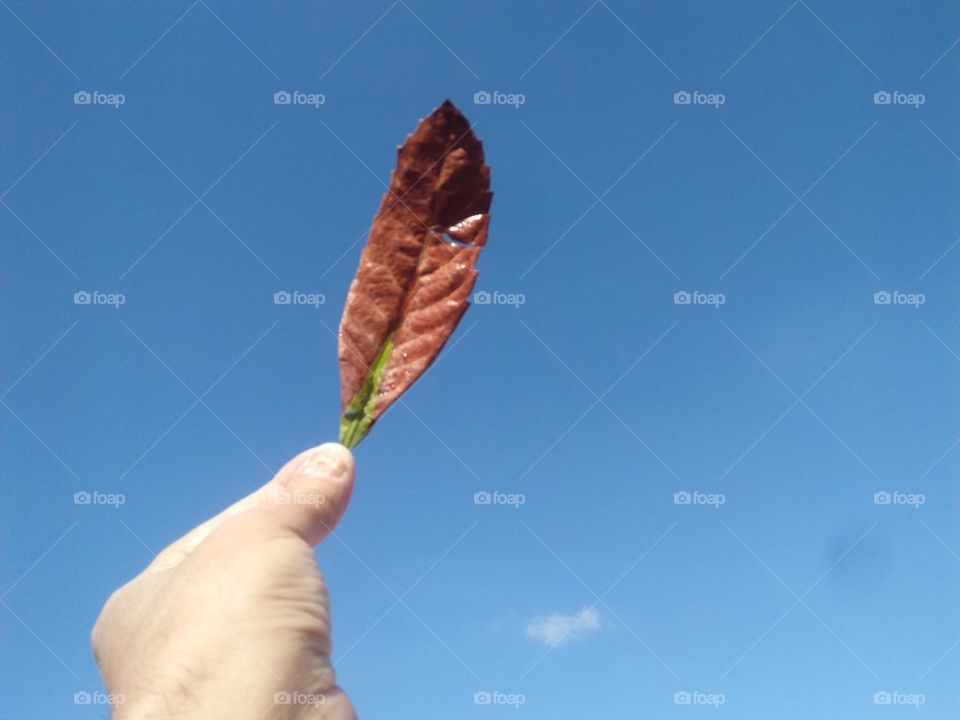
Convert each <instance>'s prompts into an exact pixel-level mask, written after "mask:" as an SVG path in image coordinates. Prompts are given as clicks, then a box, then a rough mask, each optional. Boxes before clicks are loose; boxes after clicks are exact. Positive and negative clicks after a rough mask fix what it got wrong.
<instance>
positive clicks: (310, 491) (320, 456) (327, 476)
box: [256, 443, 354, 545]
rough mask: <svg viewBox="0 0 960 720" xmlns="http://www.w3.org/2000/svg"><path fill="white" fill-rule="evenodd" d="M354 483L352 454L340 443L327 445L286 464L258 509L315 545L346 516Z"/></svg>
mask: <svg viewBox="0 0 960 720" xmlns="http://www.w3.org/2000/svg"><path fill="white" fill-rule="evenodd" d="M353 481H354V462H353V455H352V454H351V452H350V451H349V450H347V448H345V447H344V446H343V445H340V444H339V443H326V444H324V445H320V446H319V447H315V448H312V449H311V450H307V451H306V452H303V453H301V454H300V455H298V456H297V457H295V458H294V459H293V460H291V461H290V462H289V463H287V465H286V466H285V467H284V468H283V469H282V470H280V472H279V473H277V477H275V478H274V480H273V482H272V483H270V485H271V486H272V487H271V488H270V490H271V492H269V493H268V494H267V496H266V497H265V498H263V500H262V501H261V503H259V504H258V506H257V508H256V510H257V511H258V512H260V513H263V514H265V515H267V516H268V517H269V518H270V519H271V520H272V521H273V522H276V523H278V524H279V525H281V526H283V527H284V528H286V529H287V530H289V531H291V532H293V533H296V534H297V535H299V536H300V537H302V538H303V539H304V540H305V541H306V542H308V543H310V544H311V545H316V544H317V543H319V542H320V541H321V540H323V539H324V538H325V537H326V536H327V535H328V534H330V532H331V531H332V530H333V528H334V527H336V525H337V523H338V522H339V521H340V518H341V517H342V516H343V513H344V511H345V510H346V509H347V504H348V503H349V502H350V495H351V494H352V492H353Z"/></svg>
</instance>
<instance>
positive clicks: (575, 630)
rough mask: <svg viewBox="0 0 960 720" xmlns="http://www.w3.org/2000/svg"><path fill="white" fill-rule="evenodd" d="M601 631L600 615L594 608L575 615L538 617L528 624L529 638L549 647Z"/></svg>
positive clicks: (561, 614) (554, 614)
mask: <svg viewBox="0 0 960 720" xmlns="http://www.w3.org/2000/svg"><path fill="white" fill-rule="evenodd" d="M599 629H600V615H599V614H598V613H597V611H596V610H594V609H593V608H584V609H583V610H581V611H580V612H578V613H576V614H574V615H565V614H563V613H553V614H552V615H537V616H536V617H535V618H533V619H532V620H531V621H530V622H528V623H527V637H529V638H531V639H533V640H538V641H540V642H542V643H543V644H544V645H547V646H548V647H549V646H553V645H560V644H562V643H565V642H569V641H570V640H573V639H574V638H580V637H584V636H586V635H590V634H591V633H594V632H596V631H597V630H599Z"/></svg>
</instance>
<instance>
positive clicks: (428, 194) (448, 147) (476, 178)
mask: <svg viewBox="0 0 960 720" xmlns="http://www.w3.org/2000/svg"><path fill="white" fill-rule="evenodd" d="M492 197H493V195H492V194H491V192H490V168H489V167H488V166H486V165H484V163H483V146H482V145H481V144H480V141H479V140H477V138H476V137H475V136H474V134H473V131H472V130H471V129H470V124H469V122H468V121H467V119H466V118H465V117H464V116H463V115H462V114H461V113H460V111H459V110H458V109H457V108H456V107H454V105H453V103H451V102H450V101H449V100H447V101H445V102H444V103H443V104H442V105H441V106H440V107H438V108H437V109H436V110H434V111H433V112H432V113H430V115H428V116H427V117H426V118H424V119H423V120H421V121H420V124H419V125H417V128H416V130H414V131H413V132H412V133H411V134H410V135H409V136H407V139H406V141H404V143H403V145H401V146H400V148H399V150H398V151H397V167H396V169H395V170H394V171H393V175H392V176H391V179H390V188H389V190H388V191H387V193H386V195H384V197H383V200H382V201H381V203H380V209H379V210H378V211H377V214H376V215H375V216H374V218H373V224H372V226H371V228H370V234H369V236H368V238H367V244H366V247H364V249H363V253H362V254H361V256H360V265H359V267H358V268H357V274H356V276H355V277H354V279H353V282H352V283H351V285H350V290H349V292H348V293H347V301H346V305H345V306H344V309H343V317H342V318H341V320H340V333H339V337H338V346H339V347H338V350H339V355H340V388H341V409H342V413H343V414H342V415H341V418H340V442H341V443H343V444H344V445H346V446H347V447H353V446H355V445H356V444H357V443H359V442H360V441H361V440H362V439H363V438H364V437H365V436H366V434H367V432H369V430H370V427H371V426H372V425H373V424H374V423H375V422H376V421H377V418H379V417H380V416H381V415H382V414H383V413H384V411H385V410H386V409H387V408H388V407H390V405H391V404H392V403H393V402H394V401H395V400H397V398H399V397H400V396H401V395H402V394H403V393H404V391H405V390H406V389H407V388H409V387H410V386H411V385H412V384H413V383H414V382H415V381H416V380H417V378H419V377H420V376H421V375H422V374H423V373H424V371H425V370H426V369H427V368H428V367H429V366H430V363H432V362H433V360H434V358H436V356H437V353H439V352H440V350H441V348H443V345H444V343H446V341H447V338H449V337H450V334H451V333H452V332H453V330H454V328H456V326H457V323H458V322H460V318H461V317H462V316H463V313H464V312H465V311H466V309H467V306H468V305H469V303H468V302H467V298H468V297H469V295H470V292H471V291H472V290H473V284H474V282H475V281H476V278H477V271H476V262H477V258H478V257H479V255H480V250H481V248H482V247H483V245H484V244H485V243H486V241H487V226H488V224H489V215H488V213H489V210H490V201H491V199H492Z"/></svg>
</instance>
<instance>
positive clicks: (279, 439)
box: [0, 0, 960, 719]
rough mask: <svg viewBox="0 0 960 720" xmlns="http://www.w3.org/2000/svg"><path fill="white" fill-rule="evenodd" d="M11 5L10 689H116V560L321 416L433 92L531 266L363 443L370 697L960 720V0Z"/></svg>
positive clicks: (344, 679) (509, 274) (357, 528)
mask: <svg viewBox="0 0 960 720" xmlns="http://www.w3.org/2000/svg"><path fill="white" fill-rule="evenodd" d="M2 4H3V6H4V7H3V8H2V9H0V53H2V59H3V64H4V67H5V68H6V72H5V73H3V80H2V82H3V92H2V93H0V107H2V114H3V130H4V131H3V133H2V138H0V143H2V151H3V157H4V162H3V163H2V168H0V173H2V176H0V186H2V187H0V193H2V199H3V204H4V206H3V207H0V232H2V237H3V242H2V245H0V247H2V252H3V267H4V268H5V272H4V282H3V283H2V288H0V292H2V294H3V303H4V307H5V308H6V309H7V311H6V312H5V313H4V319H5V325H6V332H5V334H6V337H7V338H8V341H7V342H6V343H4V344H3V351H2V353H0V369H2V373H3V383H2V385H3V388H2V392H3V396H2V398H3V408H0V423H2V435H3V441H4V442H3V445H4V452H3V453H2V458H0V462H2V472H3V477H4V483H5V498H4V502H3V503H2V504H0V541H2V548H3V552H2V561H0V600H2V606H0V625H2V635H3V638H4V640H3V643H4V653H3V657H2V660H0V663H2V670H3V672H2V677H3V678H4V680H3V685H4V687H3V696H4V702H3V706H4V707H3V710H2V711H0V717H2V718H4V719H6V718H21V717H41V716H60V717H81V718H82V717H102V716H104V714H105V712H106V710H105V708H104V707H103V706H102V705H100V706H97V705H77V704H75V702H74V694H75V693H77V692H90V693H93V692H96V691H98V690H102V687H101V685H100V681H99V677H98V674H97V671H96V668H95V666H94V663H93V661H92V658H91V655H90V651H89V646H88V633H89V628H90V626H91V624H92V622H93V619H94V618H95V616H96V614H97V612H98V610H99V608H100V605H101V604H102V602H103V600H104V599H105V598H106V596H107V595H108V594H109V592H110V591H111V590H112V589H113V588H115V587H116V586H118V585H120V584H122V583H123V582H125V581H126V580H127V579H129V578H130V577H131V576H132V575H134V574H135V573H137V572H138V571H139V569H140V568H142V567H143V565H144V564H145V563H147V562H148V561H149V559H150V557H151V552H155V551H158V550H159V549H161V548H162V547H163V546H165V545H166V544H167V543H168V542H170V541H172V540H173V539H175V538H176V537H178V536H179V535H180V534H182V533H183V532H185V531H186V530H188V529H189V528H191V527H192V526H194V525H195V524H197V523H199V522H200V521H202V520H203V519H205V518H206V517H208V516H210V515H212V514H214V513H215V512H217V511H218V510H219V509H221V508H222V507H224V506H225V505H227V504H228V503H230V502H231V501H233V500H234V499H236V498H238V497H240V496H242V495H244V494H246V493H247V492H249V491H250V490H252V489H253V488H255V487H257V486H259V485H260V484H262V483H263V482H265V481H266V480H267V479H268V478H269V477H270V475H271V473H272V472H273V470H275V469H276V468H278V467H279V466H280V465H282V464H283V462H284V461H285V460H286V459H288V458H289V457H291V456H292V455H294V454H295V453H297V452H298V451H300V450H302V449H304V448H306V447H309V446H311V445H314V444H317V443H320V442H323V441H328V440H332V439H334V438H335V433H336V429H337V416H338V398H339V380H338V376H337V361H336V343H335V338H334V336H333V334H332V332H334V331H335V329H336V326H337V322H338V320H339V315H340V311H341V309H342V298H343V296H344V293H345V291H346V288H347V285H348V283H349V280H350V278H351V276H352V274H353V272H354V270H355V268H356V262H357V258H358V256H359V251H360V248H361V244H362V241H363V238H364V234H365V231H366V229H367V227H368V224H369V221H370V218H371V217H372V215H373V213H374V211H375V209H376V207H377V205H378V203H379V201H380V197H381V195H382V193H383V189H384V186H383V183H384V182H386V181H387V179H388V177H389V172H390V170H391V168H392V167H393V162H394V151H395V147H396V145H397V144H398V143H399V142H400V141H401V140H402V138H403V137H404V135H405V134H406V133H407V132H409V131H410V130H411V129H412V128H413V126H414V125H415V123H416V121H417V120H418V118H420V117H422V116H423V115H425V114H426V113H427V112H429V110H430V109H431V108H433V107H434V106H436V105H437V104H439V103H440V102H441V101H442V100H443V99H444V98H445V97H449V98H451V99H452V100H453V101H454V102H455V103H457V104H458V105H459V106H460V107H461V108H462V109H463V110H464V112H465V113H466V114H467V115H468V117H469V118H470V119H471V120H472V121H474V122H475V123H476V128H475V129H476V132H477V134H478V135H479V136H480V137H481V138H482V139H483V141H484V143H485V148H486V152H487V158H488V161H489V163H490V164H491V166H492V168H493V171H492V180H493V189H494V191H495V198H494V204H493V220H492V225H491V234H490V239H489V244H488V247H487V249H486V250H485V252H484V254H483V256H482V257H481V260H480V271H481V272H480V277H479V280H478V283H477V290H478V291H482V292H486V293H490V294H491V297H495V298H497V299H498V300H502V299H503V298H505V297H507V298H508V297H509V296H511V295H513V296H517V297H515V299H519V298H522V300H523V303H522V304H517V303H514V304H512V305H511V304H504V303H501V302H492V303H489V304H481V305H475V306H474V307H473V308H472V309H471V310H470V311H469V312H468V314H467V315H466V316H465V319H464V321H463V323H462V325H461V327H460V328H459V329H458V330H457V332H456V334H455V336H454V338H453V340H452V342H451V345H450V346H449V352H448V354H446V355H445V356H443V357H442V358H441V359H440V360H439V361H438V363H437V365H436V366H435V367H434V368H432V369H431V370H430V371H429V373H427V375H426V376H425V377H424V378H423V379H422V380H421V381H420V382H418V383H417V385H416V386H415V387H414V388H413V389H412V390H411V391H410V392H409V394H408V395H407V396H406V398H405V400H406V403H405V405H397V406H395V407H394V408H393V409H391V411H390V412H389V413H388V414H387V415H386V416H385V417H384V418H383V419H382V421H381V422H380V423H379V424H378V425H377V426H376V428H375V429H374V430H373V432H372V433H371V435H370V436H369V437H368V438H367V439H366V440H365V441H364V442H363V443H362V444H361V445H360V447H359V448H358V449H357V452H356V455H357V459H358V464H359V475H358V481H357V490H356V493H355V495H354V499H353V503H352V506H351V508H350V511H349V512H348V514H347V516H346V517H345V519H344V521H343V523H342V525H341V528H340V530H339V531H338V538H337V539H331V540H329V541H327V542H326V543H325V544H324V545H323V546H322V547H321V548H320V549H319V550H318V558H319V560H320V562H321V565H322V567H323V569H324V571H325V573H326V575H327V578H328V580H329V583H330V586H331V595H332V602H333V613H334V633H335V635H334V641H335V648H336V652H335V661H336V663H337V669H338V675H339V679H340V681H341V683H342V685H343V686H344V687H345V688H346V689H347V690H348V692H349V693H350V694H351V696H352V698H353V700H354V702H355V704H356V706H357V708H358V710H359V711H360V713H361V715H364V716H369V717H378V716H387V717H395V718H422V717H464V718H467V717H470V718H486V717H494V716H504V717H505V716H507V715H508V714H509V715H510V716H511V717H529V718H561V717H584V716H592V717H606V718H610V719H618V718H636V717H657V718H674V717H677V718H680V717H684V718H686V717H694V716H701V715H702V716H704V717H706V716H710V717H779V718H807V717H812V716H816V717H821V718H849V717H888V716H891V713H896V712H897V711H898V710H899V711H900V715H903V716H913V715H920V714H922V715H923V716H924V717H930V718H947V717H956V716H957V705H958V703H960V692H958V690H957V684H956V682H955V679H956V677H957V675H958V672H960V649H958V648H957V645H958V638H960V612H958V605H957V603H956V602H955V598H956V597H957V596H958V593H960V554H958V553H960V529H958V524H957V523H956V517H957V511H958V503H960V494H958V491H957V488H956V482H955V480H956V478H957V473H958V471H960V451H958V450H957V449H956V445H957V444H958V439H960V414H958V412H957V403H956V398H957V393H958V391H960V324H958V321H957V318H958V313H957V309H958V303H960V290H958V284H957V282H956V276H957V272H958V269H960V249H957V247H956V245H957V242H958V238H960V213H958V210H957V208H958V205H957V200H956V199H957V196H958V189H960V188H958V178H960V157H958V155H960V120H958V118H960V112H958V111H960V104H958V99H957V95H956V85H957V80H958V75H960V49H957V48H956V47H955V45H956V44H957V38H958V36H960V9H958V8H957V6H956V5H953V4H950V3H946V2H942V3H940V2H931V3H925V4H924V5H923V8H922V10H920V9H918V7H917V6H915V5H913V4H911V3H907V2H885V3H843V4H834V3H826V2H822V1H818V0H799V1H798V2H794V3H793V4H790V2H789V1H788V0H785V1H784V2H735V3H722V4H721V3H703V2H651V3H644V4H642V5H637V4H633V3H626V2H622V1H619V0H598V2H594V3H593V4H590V0H584V2H559V3H513V2H488V3H478V4H475V5H473V6H470V5H466V4H452V3H440V2H424V1H422V0H398V2H394V3H392V4H391V3H390V2H387V1H385V2H356V3H349V4H346V3H344V4H337V3H323V4H318V3H305V2H304V3H298V2H291V3H285V4H283V6H282V8H281V7H278V6H277V5H275V4H271V3H244V4H238V3H226V2H222V1H221V0H198V2H195V3H193V4H191V3H190V1H189V0H186V1H185V2H164V3H159V2H138V3H114V2H102V3H97V4H90V3H70V4H65V5H63V6H60V5H58V6H57V8H56V9H53V8H52V7H47V6H45V4H41V3H32V2H25V1H23V0H5V2H4V3H2ZM282 91H287V92H293V91H299V92H301V93H317V94H322V95H323V100H324V102H323V103H322V104H320V103H319V102H318V103H316V104H314V105H310V104H300V105H295V104H290V105H278V104H274V102H273V96H274V93H277V92H282ZM484 91H486V92H489V93H493V92H494V91H496V92H498V93H502V95H497V96H496V98H495V99H497V100H509V99H510V98H509V96H510V95H514V96H515V97H514V98H513V99H514V101H515V102H514V103H513V104H507V103H501V102H491V103H489V104H477V103H475V102H474V96H475V93H479V92H484ZM78 92H87V93H95V92H96V93H100V94H99V95H96V96H91V97H92V98H93V100H94V101H93V102H91V103H89V104H76V103H75V102H74V97H75V93H78ZM684 92H686V93H690V95H689V98H690V100H691V102H689V103H684V102H682V101H683V100H684V99H686V98H687V97H688V96H685V95H679V96H676V101H675V95H676V94H677V93H684ZM884 92H885V93H888V94H889V95H880V96H877V97H876V98H875V94H876V93H884ZM118 95H122V104H118V103H119V102H120V98H119V97H118ZM518 95H522V96H523V98H522V99H523V102H522V104H519V97H516V96H518ZM111 96H113V97H111ZM79 97H80V98H81V99H82V98H84V97H85V96H79ZM887 98H889V99H890V102H889V103H884V102H883V101H884V100H886V99H887ZM480 99H482V96H481V98H480ZM677 101H679V102H677ZM111 103H112V104H111ZM284 291H286V292H292V291H299V292H302V293H314V294H321V295H323V298H324V302H323V304H319V305H318V306H316V307H314V306H310V305H276V304H274V301H273V298H274V294H275V293H277V292H284ZM83 292H86V293H94V292H97V293H100V294H99V295H96V296H93V295H91V296H90V297H92V298H94V302H91V303H90V304H76V303H75V301H74V297H75V294H76V293H83ZM494 293H500V294H499V295H493V294H494ZM677 293H681V294H680V295H677ZM682 293H686V294H682ZM878 293H880V294H879V295H877V294H878ZM883 293H886V294H883ZM120 296H122V300H123V304H122V305H119V306H117V305H116V304H113V305H111V304H109V303H110V302H111V300H112V301H117V302H119V299H120ZM80 297H81V298H84V297H86V296H82V295H81V296H80ZM686 299H689V300H690V302H689V303H684V302H683V301H684V300H686ZM885 300H889V302H884V301H885ZM103 303H107V304H103ZM78 492H88V493H94V492H96V493H101V494H100V495H97V496H96V497H97V498H98V501H97V503H93V504H89V505H84V504H76V503H75V502H74V496H75V493H78ZM482 492H489V493H493V492H497V493H500V495H497V496H496V497H497V499H498V500H504V499H505V498H506V499H509V496H511V495H513V496H517V495H518V494H519V496H520V497H519V498H515V499H522V501H523V502H522V504H518V503H516V502H515V503H513V504H509V503H503V502H499V503H491V504H477V503H475V502H474V494H475V493H482ZM684 492H685V493H689V495H683V494H680V495H676V500H675V494H677V493H684ZM875 493H889V494H888V495H882V494H881V495H879V496H877V498H876V500H875ZM111 495H112V496H116V499H118V501H119V499H122V501H123V502H122V504H120V505H119V506H117V503H113V504H110V503H109V502H107V501H108V500H109V499H110V497H111ZM888 498H889V499H890V502H889V503H884V502H883V501H884V500H885V499H888ZM686 499H689V500H690V502H689V503H684V502H683V501H684V500H686ZM398 597H399V598H401V600H400V601H398ZM568 631H569V632H568ZM558 639H559V640H560V642H557V640H558ZM477 693H481V695H480V696H478V699H480V700H483V699H484V698H485V697H487V696H484V695H482V693H490V694H491V695H490V696H489V697H490V698H492V702H491V703H490V704H482V703H478V702H476V701H475V694H477ZM495 693H499V694H495ZM677 693H680V695H677ZM683 693H689V695H683ZM877 693H880V695H876V694H877ZM883 693H888V695H883ZM511 697H512V698H513V701H514V703H515V705H509V704H507V703H509V702H510V699H511ZM520 698H522V705H519V707H516V703H518V702H519V701H520V700H519V699H520ZM685 699H690V703H689V704H684V703H683V701H684V700H685ZM886 699H889V700H890V702H891V704H894V703H896V704H898V705H900V707H898V708H890V707H886V706H885V705H883V704H879V703H882V702H883V701H884V700H886ZM721 700H722V704H720V703H721ZM921 700H922V703H923V704H922V705H921V706H920V707H919V708H917V707H915V705H909V704H905V703H910V702H914V703H919V702H920V701H921ZM709 703H713V705H710V704H709ZM714 705H718V706H717V707H715V706H714Z"/></svg>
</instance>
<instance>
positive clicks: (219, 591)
mask: <svg viewBox="0 0 960 720" xmlns="http://www.w3.org/2000/svg"><path fill="white" fill-rule="evenodd" d="M353 480H354V463H353V457H352V455H351V454H350V451H349V450H347V449H346V448H344V447H343V446H342V445H338V444H336V443H329V444H326V445H321V446H319V447H317V448H313V449H312V450H307V451H306V452H304V453H301V454H300V455H298V456H297V457H296V458H294V459H293V460H291V461H290V462H289V463H287V464H286V465H285V466H284V467H283V468H282V469H281V470H280V472H278V473H277V475H276V477H274V478H273V479H272V480H271V481H270V482H268V483H267V484H266V485H264V486H263V487H262V488H260V489H259V490H257V491H256V492H254V493H253V494H251V495H249V496H247V497H246V498H244V499H242V500H240V501H239V502H237V503H235V504H234V505H232V506H230V507H229V508H227V509H226V510H224V511H223V512H221V513H220V514H219V515H216V516H215V517H213V518H211V519H210V520H207V521H206V522H204V523H203V524H201V525H199V526H197V527H196V528H194V529H193V530H191V531H190V532H189V533H187V534H186V535H184V536H183V537H182V538H180V539H179V540H177V541H176V542H174V543H173V544H172V545H170V546H169V547H168V548H166V549H165V550H163V552H161V553H160V554H159V555H157V557H156V559H155V560H154V561H153V562H152V563H151V564H150V565H149V566H148V567H147V568H146V569H145V570H144V571H143V572H142V573H141V574H140V575H138V576H137V577H135V578H134V579H133V580H131V581H130V582H129V583H127V584H126V585H124V586H123V587H121V588H120V589H119V590H117V591H116V592H114V593H113V595H111V596H110V598H109V600H107V602H106V604H105V605H104V607H103V610H102V611H101V612H100V617H99V618H98V619H97V622H96V625H95V626H94V628H93V635H92V642H93V651H94V655H95V657H96V660H97V664H98V665H99V667H100V672H101V673H102V675H103V679H104V683H105V685H106V690H107V693H108V694H109V695H111V696H113V698H114V702H113V705H112V710H113V715H112V717H113V718H115V719H116V720H154V719H160V718H172V719H176V720H181V719H182V720H193V719H194V718H197V719H199V718H203V719H204V720H216V719H219V718H224V719H225V720H226V719H227V718H229V719H230V720H247V719H250V720H266V719H269V720H274V719H276V720H288V719H289V720H299V719H300V718H309V719H310V720H327V719H329V720H351V719H352V718H355V717H356V715H355V713H354V710H353V706H352V705H351V703H350V700H349V699H348V698H347V696H346V694H345V693H344V692H343V691H342V690H341V689H340V688H339V687H338V686H337V684H336V678H335V676H334V672H333V666H332V665H331V660H330V655H331V642H330V605H329V600H328V597H327V588H326V584H325V583H324V579H323V576H322V575H321V573H320V570H319V568H318V567H317V564H316V560H315V557H314V553H313V547H314V546H315V545H316V544H318V543H319V542H320V541H321V540H323V539H324V538H325V537H326V536H327V535H329V533H330V532H331V531H332V529H333V528H334V527H335V526H336V524H337V522H338V521H339V519H340V517H341V516H342V515H343V512H344V510H345V509H346V506H347V503H348V502H349V500H350V494H351V491H352V490H353ZM171 512H177V509H176V508H171Z"/></svg>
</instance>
